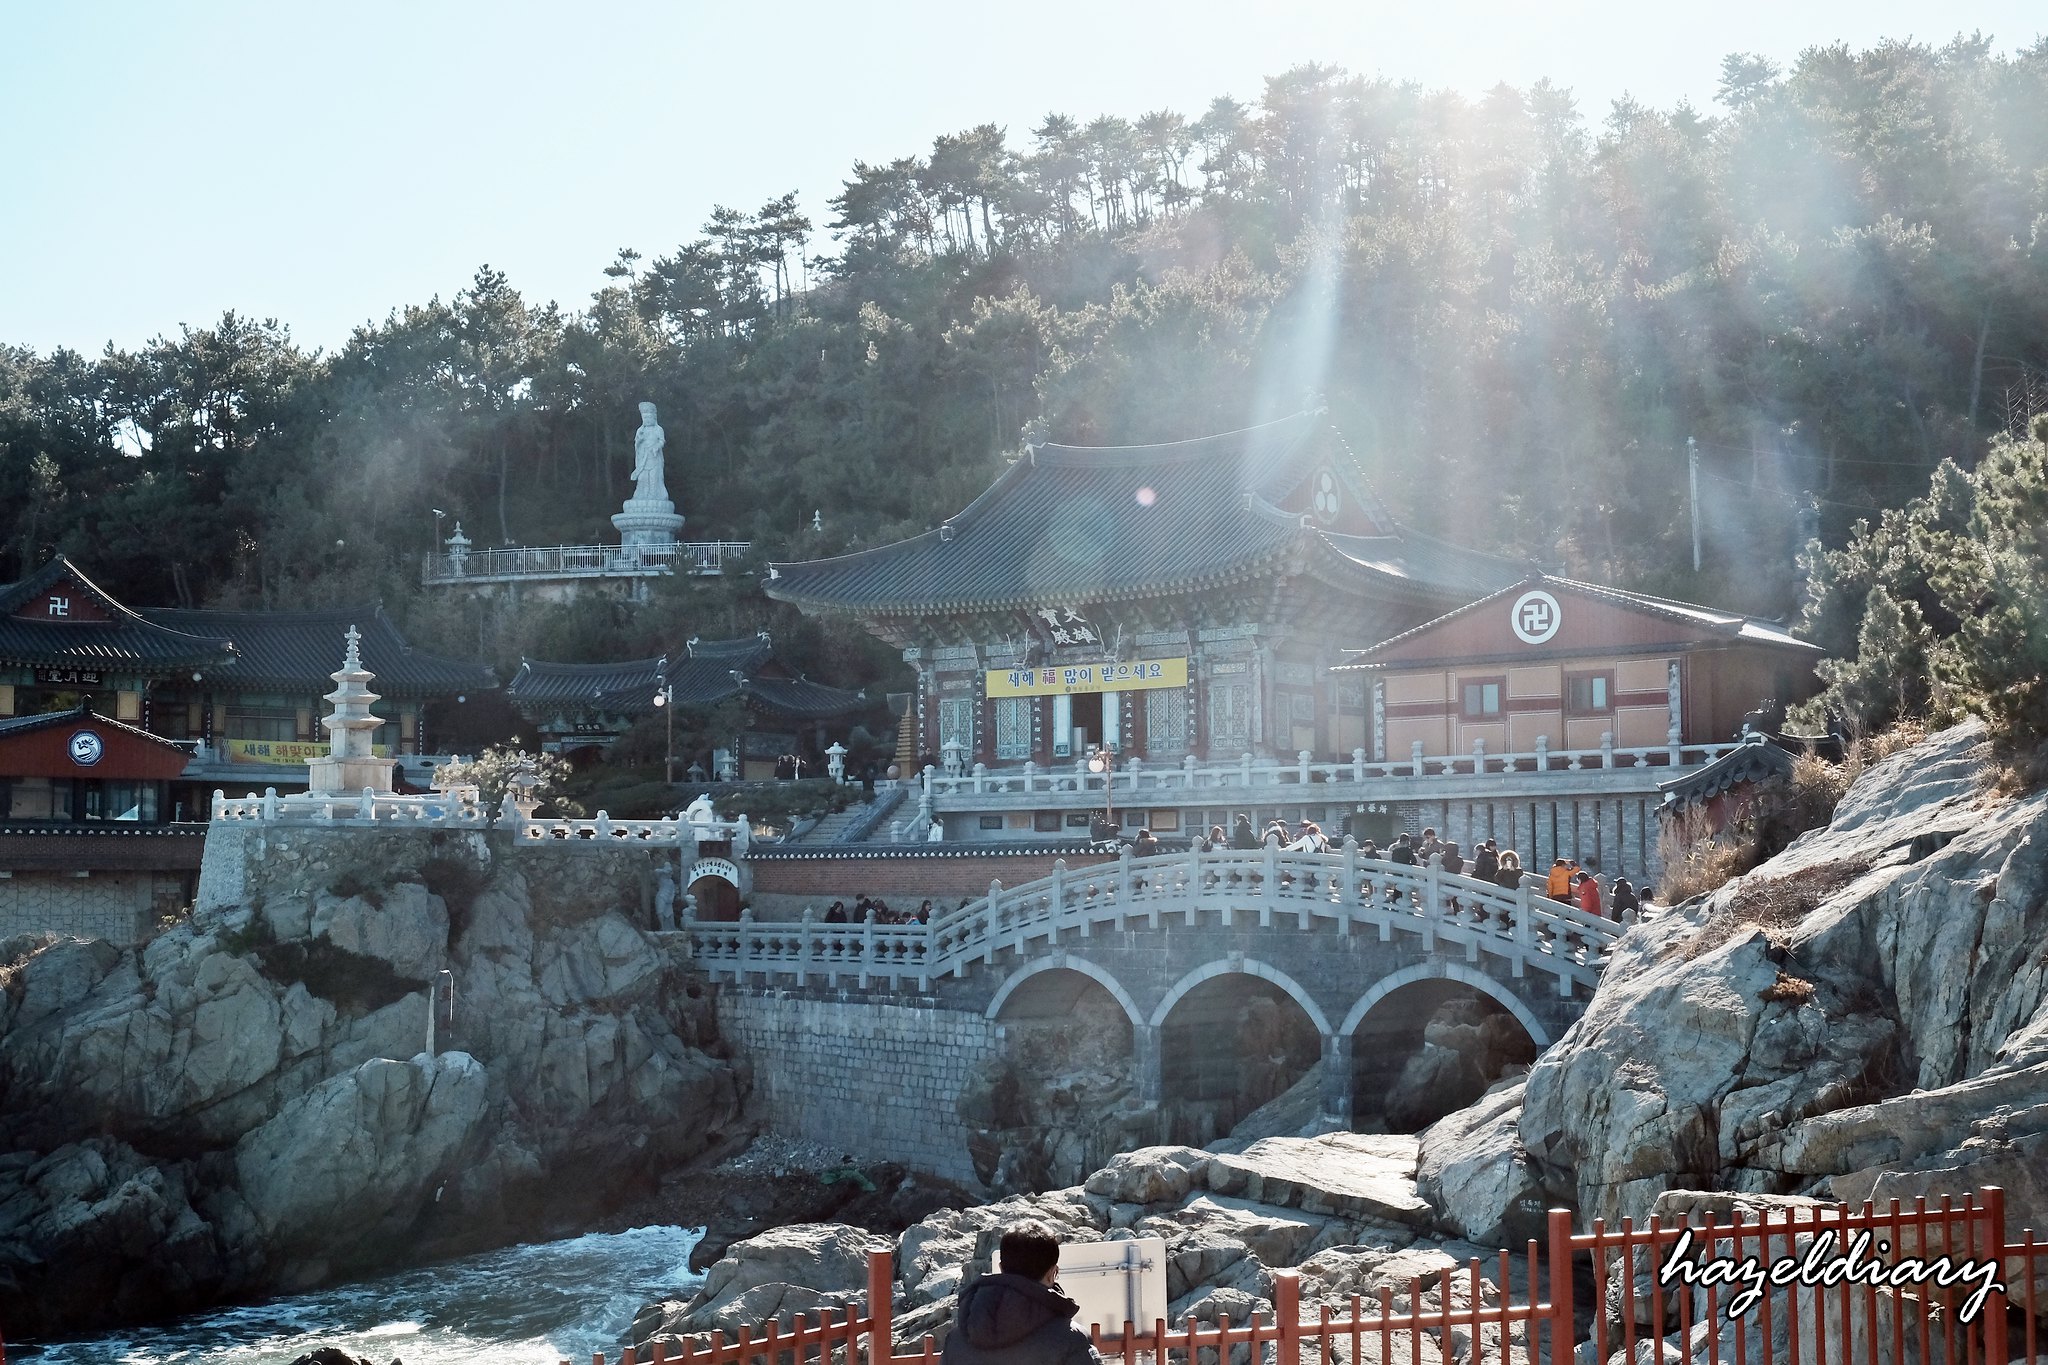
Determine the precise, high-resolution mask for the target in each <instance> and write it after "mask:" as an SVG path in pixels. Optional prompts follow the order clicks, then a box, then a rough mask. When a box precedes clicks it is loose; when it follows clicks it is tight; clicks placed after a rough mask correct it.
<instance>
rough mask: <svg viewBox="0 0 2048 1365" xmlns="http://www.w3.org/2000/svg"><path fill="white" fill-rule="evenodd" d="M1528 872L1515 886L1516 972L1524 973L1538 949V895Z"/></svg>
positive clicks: (1516, 973)
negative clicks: (1535, 916)
mask: <svg viewBox="0 0 2048 1365" xmlns="http://www.w3.org/2000/svg"><path fill="white" fill-rule="evenodd" d="M1530 885H1531V882H1530V879H1529V874H1528V873H1526V872H1525V873H1523V874H1522V884H1521V885H1520V886H1518V887H1516V888H1515V958H1514V974H1515V975H1516V976H1520V975H1522V973H1523V971H1524V969H1525V967H1526V965H1527V963H1528V961H1529V954H1530V953H1532V952H1534V951H1535V950H1536V925H1535V923H1534V922H1533V917H1534V915H1535V913H1536V896H1535V893H1534V892H1532V891H1531V890H1530V889H1529V888H1530Z"/></svg>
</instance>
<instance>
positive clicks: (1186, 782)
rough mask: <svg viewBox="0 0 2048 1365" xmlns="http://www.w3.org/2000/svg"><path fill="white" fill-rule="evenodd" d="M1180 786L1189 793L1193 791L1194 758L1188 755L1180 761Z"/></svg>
mask: <svg viewBox="0 0 2048 1365" xmlns="http://www.w3.org/2000/svg"><path fill="white" fill-rule="evenodd" d="M1180 772H1181V784H1182V785H1183V786H1185V787H1186V788H1187V789H1188V790H1189V791H1193V790H1194V789H1195V756H1194V755H1193V754H1189V755H1188V756H1187V757H1186V758H1183V759H1182V760H1181V761H1180Z"/></svg>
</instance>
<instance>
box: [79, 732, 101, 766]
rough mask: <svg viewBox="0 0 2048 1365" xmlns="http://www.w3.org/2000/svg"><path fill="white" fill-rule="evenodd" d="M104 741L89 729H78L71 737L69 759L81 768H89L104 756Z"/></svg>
mask: <svg viewBox="0 0 2048 1365" xmlns="http://www.w3.org/2000/svg"><path fill="white" fill-rule="evenodd" d="M106 753H107V746H106V743H105V741H103V740H101V739H100V737H99V736H98V735H96V734H94V733H93V732H92V731H90V730H80V731H79V732H78V733H77V734H75V735H73V736H72V737H71V761H72V762H73V763H76V764H77V765H78V766H79V767H81V768H90V767H91V766H92V765H93V764H95V763H97V762H99V761H100V760H101V759H102V758H104V757H106Z"/></svg>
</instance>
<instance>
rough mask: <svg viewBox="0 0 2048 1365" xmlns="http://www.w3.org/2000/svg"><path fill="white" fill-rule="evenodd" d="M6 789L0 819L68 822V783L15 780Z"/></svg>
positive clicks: (58, 779) (45, 779)
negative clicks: (3, 807)
mask: <svg viewBox="0 0 2048 1365" xmlns="http://www.w3.org/2000/svg"><path fill="white" fill-rule="evenodd" d="M4 785H5V787H6V797H7V799H6V802H5V809H4V810H0V819H7V820H69V819H70V818H71V780H70V779H69V778H63V777H17V778H15V779H14V780H13V781H12V782H9V783H6V784H4Z"/></svg>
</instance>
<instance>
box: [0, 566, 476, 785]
mask: <svg viewBox="0 0 2048 1365" xmlns="http://www.w3.org/2000/svg"><path fill="white" fill-rule="evenodd" d="M351 627H355V628H358V629H359V630H360V631H361V648H362V657H363V659H364V662H365V664H366V665H367V666H368V667H369V668H370V669H372V670H373V671H374V672H375V673H376V674H377V677H378V682H379V686H380V688H381V690H382V695H383V696H384V698H385V700H384V703H383V705H382V707H381V708H380V711H379V715H380V716H381V717H382V718H383V720H384V722H385V723H384V724H383V726H382V727H380V728H379V730H378V731H377V733H376V735H375V736H374V739H373V743H374V746H375V747H376V749H377V750H378V751H379V752H380V753H382V754H384V755H387V756H390V757H392V758H395V759H398V760H399V761H400V763H401V764H402V765H404V764H408V761H410V763H409V766H412V767H413V768H414V770H415V771H414V773H413V776H414V777H415V779H416V780H424V777H425V771H424V769H425V766H426V765H427V764H428V763H429V761H430V756H431V755H433V753H434V748H433V737H432V735H431V734H430V733H429V730H428V727H427V722H426V715H427V706H428V703H429V702H432V701H436V700H442V699H446V700H458V699H461V698H464V697H466V696H468V695H469V694H471V693H475V692H482V691H486V690H489V689H491V688H495V687H496V686H497V680H496V679H495V678H494V677H492V675H491V672H490V670H489V669H488V668H485V667H483V666H482V665H480V664H473V663H466V662H464V661H461V660H458V659H449V658H444V657H442V656H440V655H436V654H430V653H428V652H426V651H425V650H420V649H415V648H414V647H413V646H412V645H411V644H410V643H409V642H408V641H407V640H406V639H405V637H404V635H403V634H401V633H400V631H399V629H398V627H397V626H396V625H395V624H394V623H393V622H392V621H391V619H390V618H389V617H388V616H386V615H385V614H384V611H383V609H382V608H381V607H379V606H376V605H374V604H365V605H363V606H358V607H351V608H343V609H338V610H322V611H209V610H186V609H180V608H149V607H145V608H131V607H129V606H127V605H125V604H123V603H121V602H119V601H117V600H115V599H114V598H113V597H112V596H111V595H110V594H108V593H107V592H106V591H105V590H104V589H102V588H100V587H99V586H98V585H97V584H96V583H94V582H93V581H92V580H91V579H90V578H89V577H87V576H86V575H85V573H84V572H83V571H81V570H80V569H79V568H78V567H77V566H76V565H74V564H72V563H71V561H69V560H68V559H65V558H63V557H62V556H59V557H58V558H55V559H52V560H51V561H50V562H49V563H47V564H45V565H43V566H42V568H40V569H38V570H37V571H36V572H35V573H34V574H32V575H30V576H29V577H28V578H26V579H23V580H22V581H21V582H19V583H16V584H14V585H12V586H11V587H7V588H4V589H0V717H6V716H28V715H36V714H40V713H43V712H49V711H63V710H71V709H74V708H76V707H78V706H80V705H87V706H90V707H91V708H92V709H93V710H94V711H95V712H96V713H98V714H99V715H102V716H106V717H108V718H110V719H112V720H114V721H118V722H121V723H123V724H126V725H130V726H134V727H136V728H137V729H139V730H143V731H146V732H148V733H149V734H152V735H156V736H158V737H161V738H163V739H167V740H172V741H175V742H178V743H180V744H181V745H182V746H183V748H184V749H185V751H186V753H187V754H188V756H189V757H188V761H187V763H186V766H185V771H184V772H183V773H182V774H181V775H180V776H179V778H178V779H177V780H176V781H174V782H173V783H172V785H171V788H170V791H169V794H168V797H167V804H166V807H165V811H164V818H165V819H195V820H196V819H203V818H204V814H203V812H204V811H205V809H206V800H207V797H208V796H209V795H210V794H211V791H212V788H213V787H215V786H225V787H231V788H232V787H237V786H239V787H243V788H250V787H254V788H258V789H260V788H262V787H265V786H276V787H278V788H279V789H280V790H290V789H293V788H297V787H303V786H304V785H305V782H306V764H307V763H308V762H309V761H310V760H311V759H312V758H314V757H317V756H319V755H320V754H323V753H325V752H326V737H325V736H324V735H322V734H321V733H320V731H319V718H320V716H321V715H322V714H323V708H322V705H321V701H320V698H321V696H322V695H323V694H324V693H325V692H327V691H328V689H329V688H331V687H332V686H333V685H334V684H333V681H332V679H331V677H330V675H331V673H332V672H333V669H334V660H335V658H336V657H337V652H338V651H339V650H340V649H341V647H342V643H343V638H344V636H345V635H346V634H347V632H348V631H349V630H350V628H351Z"/></svg>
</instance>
